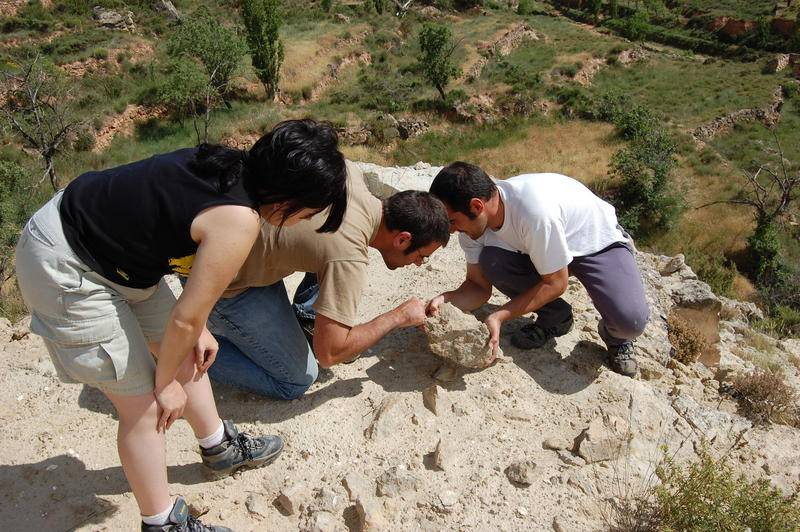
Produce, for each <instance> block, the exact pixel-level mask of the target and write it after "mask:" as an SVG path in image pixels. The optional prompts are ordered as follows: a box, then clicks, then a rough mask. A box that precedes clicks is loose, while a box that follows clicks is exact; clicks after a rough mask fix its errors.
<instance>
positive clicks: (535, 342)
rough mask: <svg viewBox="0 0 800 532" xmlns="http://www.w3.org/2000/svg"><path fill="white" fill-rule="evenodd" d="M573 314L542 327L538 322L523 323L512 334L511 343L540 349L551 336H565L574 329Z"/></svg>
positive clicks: (519, 346)
mask: <svg viewBox="0 0 800 532" xmlns="http://www.w3.org/2000/svg"><path fill="white" fill-rule="evenodd" d="M572 323H573V321H572V316H570V317H569V318H567V319H566V320H564V321H563V322H561V323H558V324H556V325H552V326H550V327H542V326H541V325H539V324H538V323H537V322H533V323H529V324H527V325H523V326H522V327H521V328H520V329H519V330H518V331H517V332H515V333H514V334H513V336H511V345H513V346H514V347H518V348H520V349H539V348H540V347H542V346H543V345H544V344H546V343H547V341H548V340H550V339H551V338H557V337H559V336H564V335H565V334H567V333H568V332H569V331H570V330H571V329H572Z"/></svg>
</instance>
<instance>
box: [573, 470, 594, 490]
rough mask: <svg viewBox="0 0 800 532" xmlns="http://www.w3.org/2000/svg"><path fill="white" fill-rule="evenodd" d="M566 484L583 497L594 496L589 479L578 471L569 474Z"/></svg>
mask: <svg viewBox="0 0 800 532" xmlns="http://www.w3.org/2000/svg"><path fill="white" fill-rule="evenodd" d="M567 484H568V485H570V486H572V487H573V488H576V489H579V490H580V491H582V492H583V493H584V495H592V496H593V495H594V494H595V490H594V486H592V483H591V482H590V481H589V478H588V477H587V476H586V475H584V474H583V473H581V472H580V471H573V472H572V473H570V475H569V479H568V480H567Z"/></svg>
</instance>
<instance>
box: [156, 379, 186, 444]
mask: <svg viewBox="0 0 800 532" xmlns="http://www.w3.org/2000/svg"><path fill="white" fill-rule="evenodd" d="M154 395H155V397H156V402H158V425H157V426H156V430H157V431H158V432H166V430H167V429H169V428H170V427H171V426H172V424H173V423H174V422H175V420H176V419H180V417H181V416H183V409H184V408H185V407H186V392H185V391H184V390H183V386H181V385H180V383H179V382H178V381H176V380H173V381H171V382H169V383H168V384H167V385H166V386H164V387H163V388H161V389H160V390H159V389H158V388H156V390H155V392H154Z"/></svg>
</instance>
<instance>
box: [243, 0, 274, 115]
mask: <svg viewBox="0 0 800 532" xmlns="http://www.w3.org/2000/svg"><path fill="white" fill-rule="evenodd" d="M242 19H244V26H245V28H246V29H247V44H248V45H249V47H250V54H251V56H252V58H253V68H255V71H256V75H258V79H259V80H261V83H262V84H263V85H264V90H265V91H266V93H267V98H268V99H270V100H272V99H274V98H275V94H276V93H277V92H278V82H279V81H280V77H281V65H282V64H283V57H284V52H283V42H281V40H280V38H279V36H278V30H279V29H280V27H281V23H282V22H283V20H282V15H281V6H280V0H243V1H242Z"/></svg>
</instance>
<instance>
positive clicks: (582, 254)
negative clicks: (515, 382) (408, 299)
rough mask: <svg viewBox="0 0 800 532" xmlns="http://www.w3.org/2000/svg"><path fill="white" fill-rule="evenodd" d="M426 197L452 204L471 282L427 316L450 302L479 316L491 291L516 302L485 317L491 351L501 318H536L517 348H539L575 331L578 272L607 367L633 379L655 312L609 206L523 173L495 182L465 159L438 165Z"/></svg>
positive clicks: (555, 178) (547, 177) (546, 177)
mask: <svg viewBox="0 0 800 532" xmlns="http://www.w3.org/2000/svg"><path fill="white" fill-rule="evenodd" d="M430 191H431V193H432V194H433V195H434V196H436V197H438V198H439V199H440V200H442V202H444V204H445V206H446V207H447V214H448V217H449V219H450V230H451V232H452V231H459V232H460V235H459V243H460V244H461V247H462V248H463V249H464V254H465V256H466V259H467V277H466V280H465V281H464V282H463V283H462V284H461V286H459V287H458V288H456V289H455V290H453V291H450V292H445V293H443V294H440V295H438V296H436V297H435V298H433V299H432V300H431V301H430V303H429V305H428V312H429V313H434V312H436V311H437V309H438V307H439V305H441V304H442V303H444V302H450V303H452V304H454V305H455V306H457V307H459V308H460V309H462V310H464V311H470V310H474V309H476V308H478V307H480V306H481V305H483V304H484V303H485V302H486V301H488V300H489V297H490V296H491V293H492V286H495V287H497V289H498V290H500V291H501V292H503V293H504V294H505V295H507V296H508V297H509V298H511V299H510V300H509V301H508V303H506V304H505V305H503V306H502V307H500V308H499V309H497V310H496V311H495V312H493V313H492V314H490V315H489V316H488V317H487V318H486V320H485V322H486V325H487V326H488V327H489V332H490V339H489V342H490V345H492V346H493V347H496V346H497V345H498V343H499V340H500V326H501V325H502V323H503V322H504V321H507V320H510V319H513V318H517V317H519V316H522V315H523V314H526V313H528V312H535V313H536V315H537V318H536V321H534V322H531V323H529V324H526V325H525V326H523V327H522V328H521V329H520V330H519V331H517V332H516V333H515V334H514V336H512V338H511V343H512V344H513V345H515V346H517V347H519V348H522V349H535V348H539V347H542V346H543V345H544V344H545V343H546V342H547V341H548V340H549V339H551V338H554V337H557V336H562V335H564V334H566V333H567V332H569V330H570V329H571V328H572V322H573V320H572V308H571V307H570V305H569V304H568V303H567V302H566V301H564V300H563V299H561V295H562V294H563V293H564V291H565V290H566V288H567V281H568V279H569V276H570V275H573V276H575V277H577V278H578V280H579V281H580V282H581V283H582V284H583V286H584V287H585V288H586V291H587V292H588V293H589V297H591V299H592V302H593V303H594V306H595V308H596V309H597V310H598V312H599V313H600V316H601V319H600V322H599V324H598V330H599V332H600V336H601V337H602V338H603V340H604V341H605V343H606V345H607V347H608V353H609V365H610V367H611V368H612V369H613V370H614V371H616V372H617V373H621V374H623V375H627V376H630V377H632V376H634V375H635V374H636V371H637V363H636V358H635V356H634V352H633V340H634V339H635V338H636V337H638V336H639V335H640V334H641V333H642V331H643V330H644V327H645V325H646V324H647V320H648V317H649V309H648V306H647V301H646V299H645V295H644V288H643V286H642V279H641V274H640V273H639V270H638V268H637V266H636V260H635V258H634V253H635V250H634V248H633V245H632V243H631V241H630V237H629V236H628V235H627V234H626V233H625V232H624V231H623V230H622V228H620V227H619V225H618V224H617V217H616V215H615V213H614V208H613V207H612V206H611V205H609V204H608V203H606V202H604V201H603V200H601V199H600V198H598V197H597V196H595V195H594V194H593V193H592V192H591V191H590V190H589V189H588V188H586V187H585V186H584V185H583V184H581V183H580V182H578V181H576V180H574V179H572V178H570V177H567V176H563V175H559V174H550V173H547V174H524V175H520V176H516V177H512V178H509V179H506V180H504V181H496V182H495V181H493V180H492V179H491V178H490V177H489V176H488V175H486V173H485V172H484V171H483V170H481V169H480V168H479V167H477V166H474V165H471V164H467V163H462V162H456V163H453V164H451V165H449V166H447V167H445V168H444V169H442V171H441V172H439V174H438V175H437V176H436V178H435V179H434V181H433V183H432V184H431V189H430Z"/></svg>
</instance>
